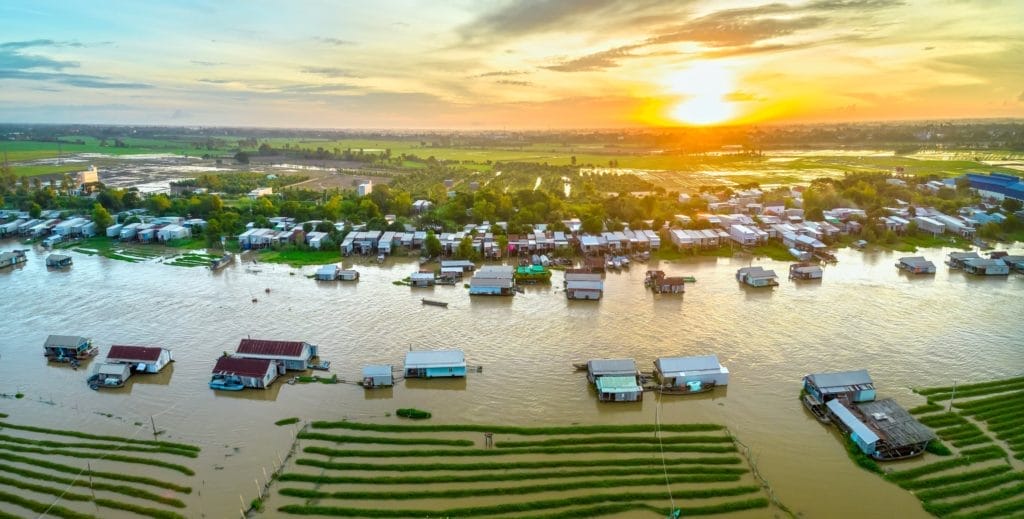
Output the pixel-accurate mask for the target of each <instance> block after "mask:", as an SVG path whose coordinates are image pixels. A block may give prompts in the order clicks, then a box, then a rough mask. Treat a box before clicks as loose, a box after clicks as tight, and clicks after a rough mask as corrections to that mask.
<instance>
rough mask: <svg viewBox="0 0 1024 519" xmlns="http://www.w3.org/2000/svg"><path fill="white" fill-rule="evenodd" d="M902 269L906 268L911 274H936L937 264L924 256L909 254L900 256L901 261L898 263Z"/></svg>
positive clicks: (897, 265)
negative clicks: (903, 256)
mask: <svg viewBox="0 0 1024 519" xmlns="http://www.w3.org/2000/svg"><path fill="white" fill-rule="evenodd" d="M896 267H898V268H899V269H900V270H905V271H907V272H909V273H911V274H934V273H935V264H934V263H932V262H930V261H928V260H926V259H924V257H923V256H907V257H905V258H900V261H899V263H897V264H896Z"/></svg>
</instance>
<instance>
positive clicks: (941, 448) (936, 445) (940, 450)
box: [924, 440, 953, 456]
mask: <svg viewBox="0 0 1024 519" xmlns="http://www.w3.org/2000/svg"><path fill="white" fill-rule="evenodd" d="M924 450H925V451H927V452H930V453H932V454H934V455H936V456H949V455H951V454H953V451H951V450H949V447H946V446H945V445H943V444H942V442H940V441H939V440H932V441H930V442H928V447H926V448H925V449H924Z"/></svg>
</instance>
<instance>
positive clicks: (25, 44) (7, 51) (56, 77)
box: [0, 40, 152, 89]
mask: <svg viewBox="0 0 1024 519" xmlns="http://www.w3.org/2000/svg"><path fill="white" fill-rule="evenodd" d="M53 46H58V47H60V46H65V47H67V46H70V47H81V46H82V44H80V43H76V42H57V41H53V40H29V41H13V42H6V43H0V79H18V80H24V81H43V82H50V83H62V84H65V85H70V86H76V87H82V88H115V89H119V88H151V87H152V85H148V84H145V83H135V82H120V81H113V80H111V79H109V78H106V77H102V76H94V75H90V74H71V73H66V72H64V70H66V69H72V68H78V67H79V66H80V65H79V63H78V62H77V61H61V60H55V59H51V58H47V57H45V56H38V55H35V54H24V53H23V52H22V51H23V50H24V49H28V48H32V47H53Z"/></svg>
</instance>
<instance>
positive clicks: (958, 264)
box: [946, 252, 982, 269]
mask: <svg viewBox="0 0 1024 519" xmlns="http://www.w3.org/2000/svg"><path fill="white" fill-rule="evenodd" d="M979 259H982V258H981V256H979V255H978V253H977V252H950V253H949V259H948V260H946V265H949V268H951V269H962V268H964V265H965V264H966V263H967V260H979Z"/></svg>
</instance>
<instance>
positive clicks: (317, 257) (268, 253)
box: [259, 249, 341, 267]
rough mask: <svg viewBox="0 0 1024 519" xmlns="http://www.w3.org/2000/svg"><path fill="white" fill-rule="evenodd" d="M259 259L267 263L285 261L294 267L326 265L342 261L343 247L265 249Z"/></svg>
mask: <svg viewBox="0 0 1024 519" xmlns="http://www.w3.org/2000/svg"><path fill="white" fill-rule="evenodd" d="M259 261H262V262H265V263H285V264H288V265H290V266H292V267H302V266H306V265H324V264H327V263H337V262H339V261H341V249H331V250H308V251H305V250H282V251H276V250H271V249H264V250H262V251H260V253H259Z"/></svg>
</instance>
